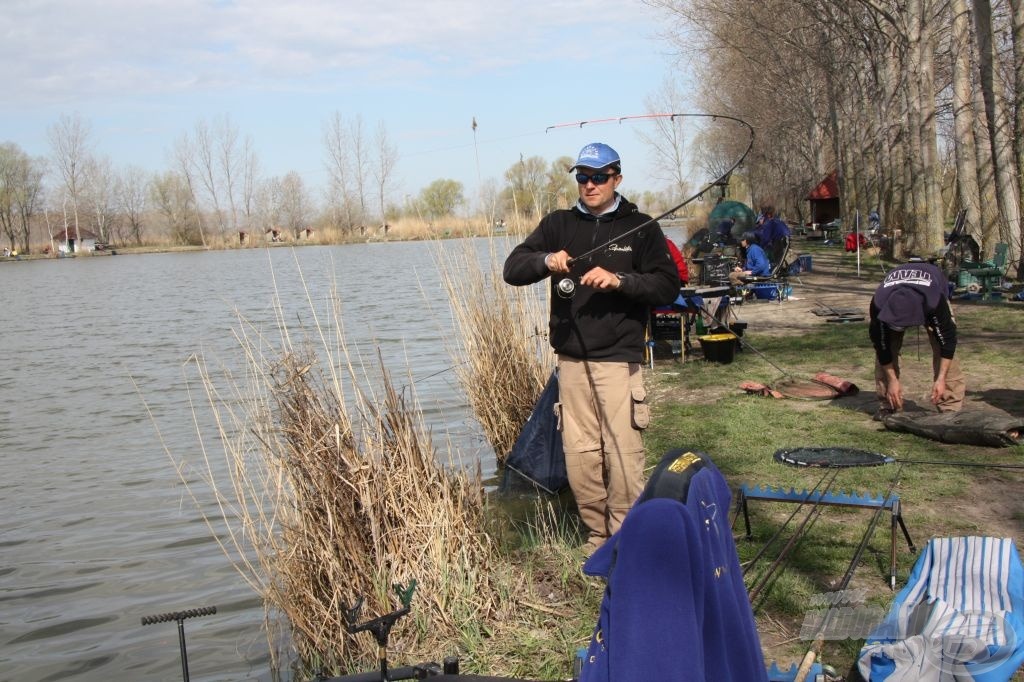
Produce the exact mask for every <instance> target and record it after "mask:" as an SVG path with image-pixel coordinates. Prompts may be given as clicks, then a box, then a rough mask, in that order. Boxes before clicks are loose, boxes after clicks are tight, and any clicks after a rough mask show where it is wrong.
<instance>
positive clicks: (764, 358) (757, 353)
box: [697, 308, 793, 377]
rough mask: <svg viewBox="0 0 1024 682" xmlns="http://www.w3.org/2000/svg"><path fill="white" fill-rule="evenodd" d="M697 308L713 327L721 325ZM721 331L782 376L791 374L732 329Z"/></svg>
mask: <svg viewBox="0 0 1024 682" xmlns="http://www.w3.org/2000/svg"><path fill="white" fill-rule="evenodd" d="M697 310H698V312H699V313H700V314H701V316H702V317H705V318H707V321H708V322H711V323H713V327H714V326H721V324H722V322H721V320H719V319H718V318H716V317H714V316H713V315H712V314H711V313H709V312H708V311H706V310H704V309H703V308H698V309H697ZM713 327H712V328H713ZM723 333H724V334H730V335H731V336H732V337H733V338H735V339H736V340H737V341H738V342H739V343H740V345H741V346H743V347H744V348H747V349H749V350H752V351H754V353H755V354H756V355H757V356H758V357H760V358H761V359H762V360H764V361H765V362H767V363H768V364H769V365H771V366H772V367H774V368H775V369H777V370H779V372H781V373H782V376H784V377H791V376H793V373H792V372H790V371H788V370H785V369H782V368H781V367H779V366H778V365H776V364H775V363H774V362H772V361H771V360H769V359H768V356H767V355H765V354H764V353H762V352H761V351H759V350H758V349H756V348H754V347H753V346H752V345H750V343H748V342H747V341H744V340H743V337H742V336H740V335H739V334H737V333H736V332H734V331H732V330H729V331H727V332H723Z"/></svg>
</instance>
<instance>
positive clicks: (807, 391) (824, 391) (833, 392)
mask: <svg viewBox="0 0 1024 682" xmlns="http://www.w3.org/2000/svg"><path fill="white" fill-rule="evenodd" d="M772 388H774V389H775V390H776V391H778V392H779V393H781V394H782V395H784V396H786V397H787V398H793V399H795V400H835V399H836V398H838V397H839V396H840V393H839V390H838V389H837V388H836V387H835V386H830V385H829V384H826V383H825V382H823V381H818V380H817V379H805V378H802V377H797V376H793V375H787V376H786V377H784V378H783V379H782V380H781V381H779V382H776V384H775V385H774V386H772Z"/></svg>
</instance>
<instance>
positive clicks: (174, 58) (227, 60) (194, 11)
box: [0, 0, 650, 106]
mask: <svg viewBox="0 0 1024 682" xmlns="http://www.w3.org/2000/svg"><path fill="white" fill-rule="evenodd" d="M374 4H376V3H368V2H365V0H360V1H355V0H343V1H340V2H339V1H329V0H311V1H306V2H290V3H289V2H281V1H280V0H274V1H271V0H238V1H231V0H224V1H215V2H210V1H208V0H207V1H203V0H176V1H173V2H172V1H170V0H149V1H142V2H139V1H138V0H107V1H97V2H80V1H75V0H51V1H50V2H14V3H12V2H4V3H0V27H2V28H0V60H2V61H3V62H4V63H5V64H8V65H10V66H9V68H8V70H7V73H6V74H5V75H6V79H5V80H7V84H6V86H5V87H6V90H7V93H8V94H13V95H14V96H15V97H16V98H17V99H18V100H19V101H20V102H21V104H26V103H33V102H45V101H48V100H49V101H53V100H65V101H66V100H68V99H69V98H75V97H93V96H96V97H104V96H110V95H115V94H121V95H124V94H152V93H162V92H180V91H182V90H186V89H199V88H211V89H219V90H224V89H236V88H237V89H248V90H252V89H270V90H276V89H283V88H287V89H307V88H308V89H316V88H317V86H318V84H319V83H321V82H322V81H323V80H324V79H328V80H329V81H330V82H332V83H333V84H335V85H336V84H338V83H339V81H340V82H344V83H350V84H357V83H360V82H377V83H379V82H381V79H384V78H387V79H404V80H405V81H406V82H410V81H414V80H415V79H416V78H421V77H424V76H426V75H429V74H432V73H436V72H438V71H443V70H444V71H446V70H453V71H455V72H457V73H466V72H474V71H479V70H487V69H492V68H495V67H496V66H497V67H500V66H502V65H509V64H514V63H516V62H520V63H522V62H534V61H543V60H544V59H547V58H550V56H551V55H558V56H560V57H561V58H570V57H571V56H574V55H585V56H600V55H601V54H602V53H604V54H606V55H607V56H608V58H615V57H616V55H617V54H618V53H619V52H620V51H621V50H622V49H623V46H624V44H625V45H628V44H630V43H631V42H633V43H634V44H635V42H638V41H643V40H645V39H649V38H650V36H644V35H639V34H638V30H637V29H636V24H634V22H633V20H632V19H633V17H634V16H636V14H637V13H639V12H642V11H643V9H642V8H641V7H640V6H639V5H638V4H635V3H633V2H622V3H618V4H615V3H606V4H602V5H599V6H598V5H595V4H594V3H593V2H592V1H589V2H588V1H585V0H546V1H545V0H527V1H525V2H519V3H509V2H501V3H498V2H480V1H479V0H441V1H436V0H415V1H414V0H389V1H388V2H387V3H380V5H379V6H374ZM0 106H5V105H0Z"/></svg>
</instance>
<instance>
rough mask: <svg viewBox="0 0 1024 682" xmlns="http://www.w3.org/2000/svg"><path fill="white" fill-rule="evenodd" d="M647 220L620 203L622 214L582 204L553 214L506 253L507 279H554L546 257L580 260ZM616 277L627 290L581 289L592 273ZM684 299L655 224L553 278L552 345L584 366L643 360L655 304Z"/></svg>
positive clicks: (623, 201)
mask: <svg viewBox="0 0 1024 682" xmlns="http://www.w3.org/2000/svg"><path fill="white" fill-rule="evenodd" d="M648 220H650V217H649V216H647V215H645V214H643V213H640V211H639V210H638V209H637V207H636V206H635V205H634V204H631V203H629V202H628V201H627V200H626V199H625V198H621V200H620V202H619V206H618V208H617V209H616V210H615V211H614V212H612V213H610V214H606V215H602V216H594V215H592V214H590V213H587V212H584V211H582V210H580V208H579V207H578V206H576V207H573V208H572V209H569V210H558V211H553V212H552V213H549V214H548V215H547V216H545V217H544V218H543V219H542V220H541V221H540V224H539V225H538V226H537V228H536V229H535V230H534V231H533V232H532V233H531V234H530V235H529V236H528V237H527V238H526V239H525V240H524V241H523V243H522V244H520V245H519V246H517V247H516V248H515V249H513V250H512V253H510V254H509V256H508V258H507V259H506V260H505V269H504V277H505V281H506V282H508V283H509V284H513V285H516V286H523V285H527V284H534V283H536V282H539V281H541V280H542V279H544V278H545V277H549V276H551V275H552V273H551V272H550V271H549V270H548V268H547V266H546V265H545V264H544V259H545V258H546V257H547V255H548V254H549V253H555V252H557V251H561V250H563V249H564V250H565V251H566V252H567V253H568V254H569V256H570V257H575V256H576V255H577V254H583V253H586V252H587V251H589V250H591V249H593V248H594V247H596V246H600V245H601V244H604V243H605V242H608V241H609V240H614V239H615V237H616V236H618V235H621V234H623V233H625V232H627V231H628V230H630V229H632V228H634V227H637V226H638V225H641V224H643V223H645V222H647V221H648ZM598 266H600V267H602V268H604V269H605V270H608V271H609V272H614V273H616V274H618V275H619V277H620V279H621V280H622V285H621V286H620V287H619V288H618V289H616V290H614V291H598V290H597V289H593V288H591V287H585V286H582V285H579V280H580V277H582V276H583V275H584V274H585V273H586V272H588V271H589V270H591V269H592V268H595V267H598ZM565 277H570V278H572V279H573V280H574V281H575V283H576V284H577V286H576V291H575V294H574V295H573V296H572V297H571V298H563V297H561V296H559V295H558V291H557V285H558V282H559V281H561V280H562V279H564V278H565ZM678 296H679V272H678V270H677V269H676V265H675V263H674V262H673V261H672V257H671V256H670V255H669V252H668V247H667V246H666V244H665V234H664V233H663V232H662V230H661V227H659V226H658V224H657V223H651V224H650V225H648V226H646V227H644V228H643V229H641V230H639V231H638V232H636V233H634V234H633V235H631V236H629V237H626V238H624V239H622V240H616V241H612V243H611V244H609V245H608V246H607V247H606V248H604V249H602V250H601V251H599V252H597V253H595V254H594V255H592V256H588V257H586V258H584V259H582V260H581V261H579V262H574V263H573V264H572V271H571V272H570V273H569V274H568V275H562V274H560V273H556V274H554V276H552V277H551V319H550V321H549V327H550V340H551V346H552V347H553V348H554V349H555V352H557V353H559V354H563V355H567V356H569V357H572V358H577V359H581V360H595V361H603V362H643V354H644V330H645V327H646V325H647V320H648V317H649V314H650V309H651V307H653V306H661V305H668V304H669V303H672V302H673V301H674V300H675V299H676V298H677V297H678Z"/></svg>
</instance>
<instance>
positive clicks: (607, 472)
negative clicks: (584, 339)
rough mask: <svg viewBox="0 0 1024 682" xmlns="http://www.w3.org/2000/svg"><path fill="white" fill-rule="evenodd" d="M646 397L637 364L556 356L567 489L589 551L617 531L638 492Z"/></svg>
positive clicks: (642, 475) (642, 453) (640, 489)
mask: <svg viewBox="0 0 1024 682" xmlns="http://www.w3.org/2000/svg"><path fill="white" fill-rule="evenodd" d="M646 395H647V394H646V391H645V390H644V385H643V375H642V374H641V370H640V365H639V364H638V363H626V362H585V361H583V360H577V359H575V358H569V357H566V356H561V355H560V356H559V357H558V399H559V402H558V405H557V406H556V408H555V409H556V411H557V412H558V417H559V420H558V421H559V430H560V431H561V432H562V447H563V449H564V450H565V464H566V470H567V473H568V476H569V486H570V487H571V488H572V492H573V495H574V496H575V497H576V506H577V507H578V508H579V512H580V517H581V518H582V519H583V523H584V524H586V526H587V529H588V530H589V538H588V540H587V542H588V544H589V545H591V548H594V547H598V546H600V545H601V544H602V543H604V541H605V540H606V539H608V537H609V536H610V535H611V534H612V533H614V532H615V531H616V530H618V528H619V526H621V525H622V520H623V519H624V518H625V516H626V512H628V511H629V509H630V507H631V506H632V505H633V502H634V501H635V500H636V498H637V497H639V496H640V493H641V491H642V490H643V485H644V480H643V479H644V473H643V467H644V443H643V437H642V435H641V430H642V429H644V428H646V427H647V424H648V422H649V421H650V419H649V416H648V407H647V404H646V402H645V398H646Z"/></svg>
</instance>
